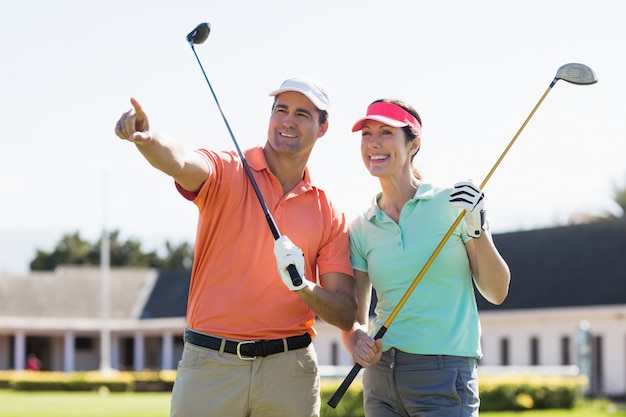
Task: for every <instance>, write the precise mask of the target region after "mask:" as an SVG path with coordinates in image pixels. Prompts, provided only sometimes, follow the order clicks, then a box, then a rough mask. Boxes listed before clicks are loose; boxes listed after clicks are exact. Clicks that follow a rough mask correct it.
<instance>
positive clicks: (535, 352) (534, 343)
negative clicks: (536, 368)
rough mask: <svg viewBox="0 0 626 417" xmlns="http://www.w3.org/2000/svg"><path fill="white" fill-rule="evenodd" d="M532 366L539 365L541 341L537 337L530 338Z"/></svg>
mask: <svg viewBox="0 0 626 417" xmlns="http://www.w3.org/2000/svg"><path fill="white" fill-rule="evenodd" d="M530 364H531V365H539V339H538V338H537V337H531V338H530Z"/></svg>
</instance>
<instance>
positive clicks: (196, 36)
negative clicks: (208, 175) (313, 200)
mask: <svg viewBox="0 0 626 417" xmlns="http://www.w3.org/2000/svg"><path fill="white" fill-rule="evenodd" d="M210 32H211V26H210V25H209V24H208V23H206V22H205V23H200V24H199V25H198V26H196V27H195V28H194V29H193V30H192V31H191V32H189V34H187V42H189V45H190V46H191V50H192V51H193V54H194V55H195V57H196V60H197V61H198V65H200V69H201V70H202V75H204V79H205V80H206V82H207V84H208V85H209V89H210V90H211V94H212V95H213V98H214V99H215V104H217V108H218V110H219V111H220V114H221V115H222V119H224V123H225V124H226V129H228V133H229V134H230V137H231V139H232V140H233V143H234V144H235V148H236V149H237V153H238V154H239V158H241V162H242V163H243V166H244V168H245V170H246V174H247V175H248V178H249V179H250V183H251V184H252V188H254V192H255V194H256V196H257V198H258V199H259V203H260V204H261V208H262V209H263V213H264V214H265V219H266V220H267V224H268V225H269V227H270V230H271V232H272V235H273V236H274V240H277V239H278V238H280V232H279V231H278V227H277V226H276V222H275V221H274V218H273V217H272V215H271V214H270V211H269V209H268V208H267V204H265V200H263V196H262V195H261V191H260V190H259V187H258V185H257V183H256V181H255V180H254V177H252V171H250V166H249V165H248V161H246V158H244V156H243V153H242V152H241V149H239V145H238V144H237V140H236V139H235V135H234V134H233V131H232V130H231V128H230V124H229V123H228V120H226V116H224V112H223V111H222V106H220V102H219V100H218V99H217V96H216V95H215V91H213V87H212V86H211V83H210V82H209V77H207V75H206V72H205V71H204V67H203V66H202V62H200V58H199V57H198V54H197V53H196V48H194V45H199V44H201V43H203V42H204V41H206V40H207V38H208V37H209V33H210ZM287 270H288V271H289V275H290V276H291V281H292V282H293V285H295V286H298V285H301V284H302V277H300V275H299V274H298V270H297V269H296V266H295V265H294V264H291V265H289V266H288V267H287Z"/></svg>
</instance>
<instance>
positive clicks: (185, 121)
mask: <svg viewBox="0 0 626 417" xmlns="http://www.w3.org/2000/svg"><path fill="white" fill-rule="evenodd" d="M625 13H626V2H624V1H623V0H549V1H546V0H510V1H501V0H475V1H471V2H467V1H462V0H447V1H446V0H444V1H434V0H433V1H426V0H387V1H384V2H383V1H380V0H343V1H330V0H319V1H316V2H298V1H292V2H285V1H274V0H266V1H257V0H229V1H219V2H218V1H197V0H187V1H184V2H174V1H163V0H150V1H133V0H124V1H119V0H106V1H100V0H94V1H89V2H86V1H85V2H80V1H77V0H75V1H70V0H57V1H54V2H48V1H43V0H34V1H29V2H17V1H6V0H2V14H1V16H0V23H1V24H0V51H2V55H1V65H0V75H1V76H0V122H1V126H2V135H1V138H0V141H1V142H0V143H1V144H2V147H1V150H0V199H1V200H0V274H2V273H7V274H21V273H26V272H27V271H28V264H29V262H30V261H31V260H32V259H33V258H34V256H35V254H36V251H37V250H45V251H52V250H53V249H54V247H55V246H56V244H57V243H58V241H59V240H60V239H61V237H62V236H63V235H64V234H68V233H74V232H79V233H80V235H81V236H82V237H83V238H84V239H86V240H88V241H93V242H95V241H96V240H97V239H98V238H99V236H101V233H102V231H103V230H119V232H120V235H121V238H122V239H130V238H132V239H138V240H139V241H141V242H142V244H143V246H142V247H143V248H144V250H153V249H156V250H161V249H162V248H163V247H164V242H165V241H166V240H167V241H170V242H172V243H182V242H193V241H194V238H195V237H194V236H195V226H196V220H197V211H196V208H195V206H194V205H193V204H192V203H190V202H188V201H186V200H184V199H183V198H182V197H180V196H179V195H178V193H177V192H176V190H175V188H174V186H173V182H172V180H171V179H170V178H169V177H167V176H166V175H165V174H163V173H161V172H159V171H157V170H155V169H154V168H152V167H151V166H150V165H149V164H148V163H147V162H146V161H145V160H144V159H143V157H141V155H140V154H139V152H138V151H137V150H136V149H135V147H134V145H132V144H131V143H128V142H125V141H122V140H120V139H118V138H117V137H116V136H115V134H114V127H115V123H116V121H117V120H118V118H119V116H120V115H121V114H122V113H123V112H125V111H127V110H128V109H129V108H130V102H129V99H130V97H135V98H137V99H138V100H139V102H140V103H141V104H142V106H143V108H144V110H145V111H146V112H147V114H148V117H149V120H150V124H151V128H152V129H153V130H155V131H158V132H160V133H162V134H164V135H166V136H168V137H171V138H172V139H175V140H176V141H178V142H180V143H181V144H183V145H185V146H187V147H189V148H193V149H195V148H200V147H203V148H209V149H234V144H233V141H232V139H231V137H230V135H229V134H228V131H227V130H226V127H225V124H224V122H223V120H222V118H221V115H220V113H219V111H218V109H217V106H216V104H215V102H214V100H213V97H212V95H211V92H210V90H209V88H208V86H207V84H206V81H205V80H204V78H203V75H202V72H201V70H200V67H199V65H198V62H197V61H196V58H195V57H194V55H193V51H192V50H191V48H190V46H189V44H188V43H187V41H186V40H185V37H186V35H187V33H189V32H190V31H191V30H192V29H193V28H194V27H195V26H196V25H197V24H199V23H201V22H208V23H210V25H211V34H210V36H209V38H208V39H207V41H206V42H205V43H204V44H202V45H197V46H196V52H197V53H198V56H199V58H200V60H201V62H202V65H203V67H204V69H205V71H206V73H207V76H208V78H209V80H210V82H211V85H212V86H213V89H214V90H215V93H216V95H217V97H218V99H219V102H220V105H221V107H222V110H223V111H224V114H225V115H226V118H227V119H228V122H229V124H230V126H231V128H232V130H233V133H234V136H235V138H236V141H237V143H238V144H239V147H240V148H241V149H246V148H248V147H252V146H257V145H263V144H264V143H265V140H266V138H267V125H268V120H269V115H270V109H271V104H272V98H271V97H268V93H269V92H270V91H271V90H273V89H275V88H277V87H278V86H279V85H280V83H281V82H282V81H283V80H284V79H286V78H289V77H291V76H295V75H308V76H312V77H314V78H317V79H319V80H320V81H321V82H322V83H323V84H324V85H325V86H326V87H327V89H328V92H329V95H330V100H331V112H330V128H329V130H328V133H327V134H326V135H325V136H324V137H323V138H321V139H320V140H319V141H318V143H317V144H316V148H315V149H314V150H313V153H312V155H311V158H310V160H309V167H310V169H311V173H312V176H313V177H314V178H315V179H316V180H317V181H318V182H320V183H321V184H322V185H323V186H325V188H326V189H327V190H328V192H329V194H330V195H331V197H332V198H333V199H334V200H335V202H336V203H337V205H338V206H339V207H341V208H342V209H343V210H344V211H345V213H346V216H347V218H348V219H352V218H353V217H354V216H356V215H357V214H358V213H360V212H362V211H364V210H365V209H366V208H367V207H368V206H369V204H370V202H371V200H372V198H373V196H374V195H375V194H376V193H377V192H378V190H379V183H378V180H377V179H375V178H373V177H371V176H370V175H369V173H368V172H367V170H366V169H365V168H364V165H363V162H362V160H361V156H360V151H359V142H360V135H359V134H358V133H352V132H351V131H350V128H351V126H352V124H353V123H354V122H355V121H356V120H357V119H358V118H359V117H361V116H362V115H364V113H365V110H366V108H367V105H368V104H370V103H371V102H372V101H374V100H376V99H379V98H383V97H384V98H398V99H402V100H404V101H407V102H408V103H410V104H412V105H413V106H414V107H415V108H417V110H418V111H419V113H420V115H421V117H422V121H423V132H422V147H421V150H420V153H419V154H418V156H417V158H416V159H415V165H416V166H417V167H418V169H419V170H420V171H421V172H422V175H423V176H424V181H428V182H432V183H435V184H438V185H442V186H451V185H453V184H454V183H455V182H457V181H462V180H466V179H473V180H474V181H476V182H477V183H481V182H482V180H483V179H484V178H485V176H486V175H487V173H488V172H489V170H490V169H491V168H492V166H493V165H494V164H495V163H496V161H497V160H498V158H499V157H500V155H501V154H502V152H503V151H504V150H505V148H506V146H507V145H508V144H509V142H510V141H511V140H512V138H513V137H514V135H515V134H516V132H517V131H518V129H520V127H521V126H522V124H523V122H524V120H525V119H526V117H527V116H528V115H529V114H530V112H531V110H532V109H533V107H534V106H535V105H536V104H537V102H538V101H539V99H540V98H541V96H542V95H543V93H544V92H545V91H546V89H547V88H548V86H549V85H550V83H551V81H552V80H553V78H554V76H555V75H556V73H557V70H558V69H559V68H560V67H561V66H562V65H564V64H567V63H570V62H576V63H582V64H585V65H588V66H589V67H590V68H592V69H593V71H594V72H595V74H596V75H597V78H598V80H599V81H598V83H597V84H594V85H590V86H578V85H573V84H569V83H567V82H565V81H559V82H557V83H556V84H555V86H554V87H553V88H552V89H551V90H550V93H549V94H548V95H547V97H546V99H545V100H544V101H543V103H542V104H541V106H540V107H539V109H538V110H537V112H536V113H535V115H534V116H533V117H532V119H531V120H530V121H529V123H528V125H527V126H526V127H525V129H524V130H523V131H522V133H521V134H520V136H519V138H518V139H517V141H516V142H515V144H514V145H513V147H512V148H511V149H510V151H509V152H508V154H507V155H506V157H505V158H504V159H503V161H502V163H501V164H500V165H499V166H498V168H497V170H496V171H495V172H494V175H493V176H492V177H491V178H490V180H489V182H488V183H487V185H486V187H485V188H484V192H485V195H486V198H485V202H486V209H487V213H488V219H489V222H490V225H491V227H492V230H493V232H494V233H495V234H497V233H506V232H512V231H519V230H528V229H537V228H545V227H554V226H558V225H562V224H567V222H568V221H569V220H570V219H571V218H573V217H576V216H579V215H581V214H594V215H603V214H607V213H613V214H616V215H621V210H620V209H619V207H618V206H617V204H615V202H614V200H613V191H614V187H616V186H618V187H624V186H626V157H625V155H626V123H624V120H626V118H625V116H626V77H625V76H624V68H626V54H624V53H623V50H624V39H626V27H625V26H624V25H623V21H622V20H623V16H624V15H625Z"/></svg>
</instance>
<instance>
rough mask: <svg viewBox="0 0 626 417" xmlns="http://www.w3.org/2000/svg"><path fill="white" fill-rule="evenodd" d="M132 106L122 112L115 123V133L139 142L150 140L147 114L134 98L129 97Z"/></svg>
mask: <svg viewBox="0 0 626 417" xmlns="http://www.w3.org/2000/svg"><path fill="white" fill-rule="evenodd" d="M130 103H131V104H132V106H133V108H132V109H130V110H129V111H127V112H126V113H124V114H122V116H121V117H120V119H119V120H118V121H117V124H116V125H115V134H116V135H117V136H118V137H119V138H120V139H124V140H128V141H130V142H134V143H140V142H145V141H148V140H150V134H149V133H148V132H149V130H150V124H149V123H148V116H147V115H146V113H145V112H144V111H143V109H142V108H141V105H140V104H139V102H138V101H137V100H135V99H134V98H131V99H130Z"/></svg>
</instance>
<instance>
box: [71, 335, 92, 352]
mask: <svg viewBox="0 0 626 417" xmlns="http://www.w3.org/2000/svg"><path fill="white" fill-rule="evenodd" d="M74 347H75V349H76V350H92V349H93V339H92V338H91V337H77V338H76V339H74Z"/></svg>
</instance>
